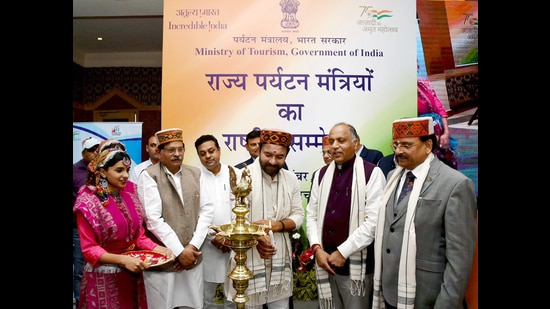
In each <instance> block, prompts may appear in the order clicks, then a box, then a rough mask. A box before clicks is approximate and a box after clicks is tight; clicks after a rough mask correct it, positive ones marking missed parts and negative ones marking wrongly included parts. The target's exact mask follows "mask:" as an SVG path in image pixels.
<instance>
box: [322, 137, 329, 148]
mask: <svg viewBox="0 0 550 309" xmlns="http://www.w3.org/2000/svg"><path fill="white" fill-rule="evenodd" d="M327 146H330V143H329V141H328V135H325V136H323V147H327Z"/></svg>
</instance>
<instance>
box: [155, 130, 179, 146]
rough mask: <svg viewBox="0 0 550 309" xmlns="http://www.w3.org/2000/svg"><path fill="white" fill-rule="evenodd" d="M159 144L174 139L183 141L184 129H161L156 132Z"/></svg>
mask: <svg viewBox="0 0 550 309" xmlns="http://www.w3.org/2000/svg"><path fill="white" fill-rule="evenodd" d="M155 136H156V137H157V141H158V144H159V146H160V145H162V144H167V143H170V142H173V141H182V142H183V131H182V130H181V129H179V128H172V129H166V130H161V131H158V132H157V133H155Z"/></svg>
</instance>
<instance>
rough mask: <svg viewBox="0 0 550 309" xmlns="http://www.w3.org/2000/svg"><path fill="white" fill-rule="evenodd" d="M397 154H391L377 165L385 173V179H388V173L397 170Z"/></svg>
mask: <svg viewBox="0 0 550 309" xmlns="http://www.w3.org/2000/svg"><path fill="white" fill-rule="evenodd" d="M396 164H397V163H396V161H395V154H393V153H392V154H389V155H387V156H384V157H383V158H382V159H380V160H378V163H377V164H376V165H377V166H378V167H379V168H380V169H381V170H382V172H383V173H384V177H386V179H387V178H388V173H389V172H390V171H391V170H393V169H394V168H395V165H396Z"/></svg>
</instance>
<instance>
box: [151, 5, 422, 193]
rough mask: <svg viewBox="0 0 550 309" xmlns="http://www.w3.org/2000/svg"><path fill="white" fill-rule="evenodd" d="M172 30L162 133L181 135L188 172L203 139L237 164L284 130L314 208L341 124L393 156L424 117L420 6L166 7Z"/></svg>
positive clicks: (167, 27)
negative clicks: (258, 134)
mask: <svg viewBox="0 0 550 309" xmlns="http://www.w3.org/2000/svg"><path fill="white" fill-rule="evenodd" d="M163 25H164V29H163V31H164V32H163V42H164V43H163V54H162V61H163V64H162V115H161V126H162V129H168V128H172V127H179V128H181V129H182V130H183V138H184V141H185V145H186V149H187V151H186V153H185V157H184V161H185V163H187V164H191V165H194V166H200V160H199V158H198V156H197V154H196V151H195V149H194V142H195V140H196V139H197V138H198V137H199V136H200V135H203V134H212V135H214V136H215V137H216V138H217V139H218V141H219V144H220V146H221V149H222V159H221V160H222V162H224V163H226V164H231V165H235V164H237V163H239V162H242V161H244V160H246V159H248V158H249V157H250V155H249V154H248V152H247V151H246V148H245V143H246V140H245V137H246V134H247V133H248V132H249V131H250V130H252V129H254V128H259V129H264V128H265V129H268V128H272V129H283V130H286V131H288V132H290V133H292V134H293V141H292V145H291V150H290V153H289V155H288V157H287V165H288V167H289V170H290V171H292V172H294V173H295V174H296V177H297V178H298V180H299V181H300V184H301V189H302V192H303V194H304V201H305V200H306V199H305V195H307V194H308V193H309V189H310V185H311V180H310V179H311V173H313V171H315V170H316V169H318V168H320V167H321V166H322V165H323V159H322V155H321V148H322V140H323V136H324V135H326V134H328V133H329V131H330V128H331V127H332V126H333V125H335V124H336V123H338V122H347V123H350V124H352V125H353V126H354V127H355V128H356V129H357V131H358V134H359V135H360V138H361V143H362V144H364V145H365V146H366V147H368V148H375V149H379V150H381V151H382V152H383V153H384V154H386V155H387V154H390V153H391V149H390V143H391V124H392V122H393V121H394V120H395V119H399V118H402V117H415V116H416V115H417V111H416V110H417V107H416V105H417V103H416V101H417V100H416V97H417V93H416V76H417V48H416V47H417V45H416V42H417V40H416V31H417V27H418V26H417V19H416V2H414V1H409V0H383V1H382V0H369V1H365V0H349V1H341V0H299V1H298V0H281V1H279V0H277V1H257V0H241V1H222V0H219V1H216V0H213V1H203V0H188V1H180V0H165V1H164V21H163Z"/></svg>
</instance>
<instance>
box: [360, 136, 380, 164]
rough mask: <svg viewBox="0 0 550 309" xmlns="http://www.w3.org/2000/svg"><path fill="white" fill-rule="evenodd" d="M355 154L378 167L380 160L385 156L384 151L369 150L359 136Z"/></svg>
mask: <svg viewBox="0 0 550 309" xmlns="http://www.w3.org/2000/svg"><path fill="white" fill-rule="evenodd" d="M355 153H356V154H357V155H358V156H360V157H361V158H363V160H365V161H369V162H370V163H372V164H374V165H376V164H377V163H378V161H379V160H380V159H382V157H383V156H384V154H383V153H382V151H380V150H377V149H369V148H367V147H366V146H365V145H363V144H361V138H360V137H359V135H358V136H357V147H356V148H355Z"/></svg>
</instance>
